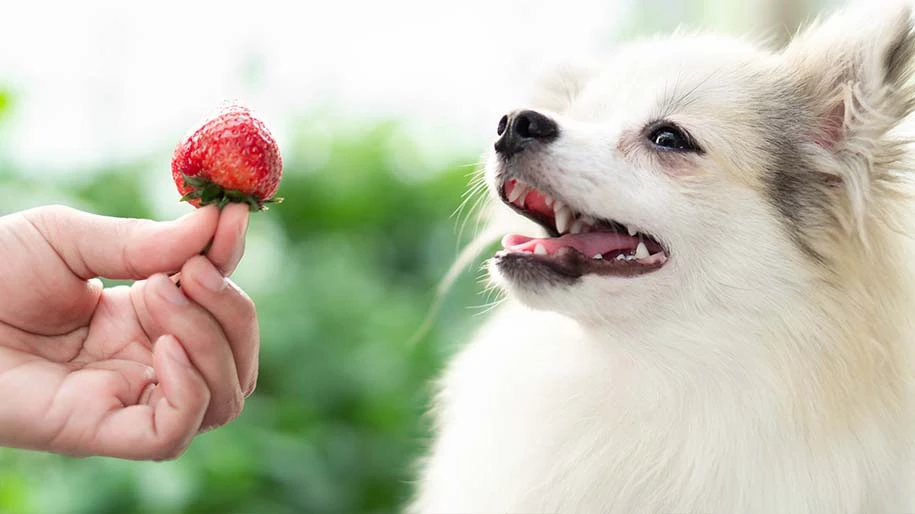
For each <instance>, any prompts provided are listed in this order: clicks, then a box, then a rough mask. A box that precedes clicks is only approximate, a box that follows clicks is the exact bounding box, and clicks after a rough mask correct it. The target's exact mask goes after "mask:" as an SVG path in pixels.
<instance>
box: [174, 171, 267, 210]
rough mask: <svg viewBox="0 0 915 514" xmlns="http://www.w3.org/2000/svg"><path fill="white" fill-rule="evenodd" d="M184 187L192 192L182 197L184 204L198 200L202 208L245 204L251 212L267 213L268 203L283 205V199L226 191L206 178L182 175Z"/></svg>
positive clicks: (233, 190)
mask: <svg viewBox="0 0 915 514" xmlns="http://www.w3.org/2000/svg"><path fill="white" fill-rule="evenodd" d="M181 176H182V177H183V179H184V187H186V188H189V189H190V191H189V192H188V193H187V194H186V195H184V196H182V197H181V201H182V202H186V201H188V200H198V201H199V203H200V207H203V206H206V205H211V204H216V205H217V206H218V207H219V208H220V209H222V208H223V207H225V206H226V205H228V204H230V203H245V204H248V207H249V209H250V210H251V211H266V210H267V206H266V205H264V204H268V203H281V202H282V201H283V199H282V198H279V197H273V198H268V199H261V198H258V197H257V196H256V195H252V194H248V193H243V192H241V191H238V190H236V189H226V188H224V187H222V186H220V185H219V184H217V183H215V182H213V181H212V180H210V179H208V178H206V177H200V176H189V175H185V174H183V173H182V174H181Z"/></svg>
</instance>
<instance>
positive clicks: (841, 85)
mask: <svg viewBox="0 0 915 514" xmlns="http://www.w3.org/2000/svg"><path fill="white" fill-rule="evenodd" d="M912 16H913V12H912V4H911V3H910V2H904V3H903V2H897V3H892V4H881V3H880V2H873V3H867V4H866V5H861V4H859V5H858V6H856V7H853V8H850V9H847V10H846V11H843V12H840V13H838V14H835V15H833V16H832V17H830V18H828V19H827V20H825V21H823V22H821V23H815V24H813V26H811V27H810V28H808V29H807V30H806V31H804V32H802V33H800V34H799V35H798V36H797V37H795V38H794V40H792V42H791V43H789V44H788V46H787V47H786V48H785V50H784V58H785V59H786V60H787V65H788V67H789V69H790V70H792V72H791V73H792V74H794V75H795V78H796V79H797V83H798V84H799V85H800V87H801V88H802V89H803V91H802V92H801V93H802V96H803V97H804V98H806V99H807V101H808V102H809V105H810V108H811V114H812V115H813V117H814V119H816V120H817V121H818V122H819V123H818V125H819V126H818V127H816V129H815V132H814V133H815V138H816V142H817V143H818V144H820V145H821V146H824V147H826V148H829V149H832V150H841V149H843V148H859V149H860V148H861V144H862V143H865V144H864V148H872V147H873V144H874V143H877V142H879V141H880V139H881V138H882V137H883V136H884V135H885V134H886V132H887V131H889V130H891V129H892V128H893V127H895V126H896V125H897V124H898V123H899V121H901V120H902V119H903V118H905V117H906V116H908V115H909V114H910V113H911V112H912V110H913V107H915V102H913V100H915V98H913V97H915V94H913V88H912V85H911V78H912V71H913V66H912V64H913V63H912V59H913V53H915V33H913V20H912Z"/></svg>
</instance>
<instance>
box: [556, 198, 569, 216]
mask: <svg viewBox="0 0 915 514" xmlns="http://www.w3.org/2000/svg"><path fill="white" fill-rule="evenodd" d="M562 209H567V207H566V204H564V203H562V202H561V201H560V200H557V199H556V198H554V199H553V213H554V214H555V213H557V212H559V211H560V210H562Z"/></svg>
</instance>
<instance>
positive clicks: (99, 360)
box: [0, 204, 259, 460]
mask: <svg viewBox="0 0 915 514" xmlns="http://www.w3.org/2000/svg"><path fill="white" fill-rule="evenodd" d="M247 223H248V209H247V206H244V205H239V204H231V205H228V206H226V207H225V208H224V209H223V210H222V211H221V212H220V211H219V210H218V209H217V208H216V207H213V206H210V207H205V208H202V209H198V210H195V211H194V212H192V213H190V214H188V215H187V216H185V217H183V218H180V219H178V220H175V221H170V222H153V221H149V220H138V219H121V218H111V217H103V216H96V215H92V214H87V213H84V212H80V211H77V210H74V209H70V208H66V207H59V206H51V207H39V208H35V209H31V210H27V211H23V212H20V213H15V214H10V215H8V216H4V217H0V398H3V401H2V402H0V445H2V446H10V447H17V448H28V449H35V450H42V451H49V452H54V453H61V454H66V455H74V456H89V455H105V456H112V457H119V458H126V459H137V460H139V459H152V460H164V459H171V458H176V457H177V456H179V455H180V454H181V453H182V452H183V451H184V450H185V449H186V448H187V446H188V445H189V444H190V442H191V440H192V439H193V437H194V436H195V435H197V434H198V433H200V432H201V431H204V430H207V429H209V428H213V427H217V426H220V425H223V424H225V423H228V422H229V421H231V420H232V419H234V418H236V417H237V416H238V415H239V414H240V412H241V410H242V407H243V404H244V399H245V398H246V397H247V396H248V395H250V394H251V392H252V391H253V389H254V385H255V381H256V376H257V365H258V349H259V334H258V325H257V317H256V312H255V308H254V304H253V302H252V301H251V300H250V299H249V298H248V296H247V295H245V293H244V292H243V291H241V290H240V289H239V288H238V287H236V286H235V285H234V284H233V283H232V282H231V281H229V280H228V279H226V278H225V277H226V276H228V275H230V274H231V273H232V271H234V269H235V267H236V265H237V264H238V262H239V260H240V259H241V256H242V254H243V253H244V238H245V232H246V229H247ZM211 240H212V245H211V246H210V248H209V250H208V251H207V253H206V255H205V256H202V255H199V253H200V251H201V249H202V248H204V247H205V246H206V245H207V243H208V242H209V241H211ZM176 273H180V277H181V287H180V288H178V287H176V286H175V283H174V279H175V278H176V277H175V276H172V277H170V276H169V275H174V274H176ZM95 277H106V278H110V279H133V280H136V282H134V283H133V285H131V286H120V287H112V288H108V289H105V288H103V287H102V284H101V281H99V280H96V279H95Z"/></svg>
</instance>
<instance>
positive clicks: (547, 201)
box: [543, 194, 555, 207]
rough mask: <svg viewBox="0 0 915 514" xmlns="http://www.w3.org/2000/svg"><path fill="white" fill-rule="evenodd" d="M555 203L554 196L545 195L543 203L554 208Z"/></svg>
mask: <svg viewBox="0 0 915 514" xmlns="http://www.w3.org/2000/svg"><path fill="white" fill-rule="evenodd" d="M554 201H555V200H553V197H552V196H550V195H548V194H544V195H543V203H545V204H546V206H547V207H552V206H553V202H554Z"/></svg>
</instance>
